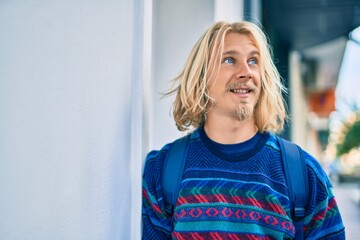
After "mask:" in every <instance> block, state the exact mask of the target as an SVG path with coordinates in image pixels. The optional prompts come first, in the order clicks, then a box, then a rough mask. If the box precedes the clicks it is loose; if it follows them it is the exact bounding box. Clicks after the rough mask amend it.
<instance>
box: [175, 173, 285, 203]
mask: <svg viewBox="0 0 360 240" xmlns="http://www.w3.org/2000/svg"><path fill="white" fill-rule="evenodd" d="M184 185H185V186H184ZM247 185H248V187H246V186H247ZM202 186H204V187H205V186H206V187H207V188H215V189H216V190H217V191H220V190H222V189H226V188H227V186H229V187H231V188H234V189H241V188H244V187H245V188H256V189H261V191H263V192H264V193H272V194H276V195H279V196H281V197H283V198H285V199H289V198H288V196H287V195H286V193H281V192H279V191H276V190H275V189H274V188H273V187H271V186H270V185H269V184H268V183H267V182H262V181H260V179H257V181H244V180H236V179H230V178H224V177H223V178H215V177H211V178H187V179H184V180H182V182H181V188H182V189H184V188H198V187H202Z"/></svg>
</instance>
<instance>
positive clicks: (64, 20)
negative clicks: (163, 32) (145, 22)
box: [0, 0, 143, 240]
mask: <svg viewBox="0 0 360 240" xmlns="http://www.w3.org/2000/svg"><path fill="white" fill-rule="evenodd" d="M142 4H143V1H142V0H138V1H131V0H127V1H116V0H107V1H102V0H88V1H81V0H74V1H62V0H53V1H41V0H32V1H31V0H29V1H20V0H12V1H1V2H0V116H1V117H0V132H1V134H0V239H6V240H12V239H22V240H23V239H76V240H78V239H131V238H133V239H136V238H137V237H138V236H139V233H131V232H130V225H131V224H130V222H131V221H135V222H136V221H138V220H139V218H137V217H135V219H134V218H133V219H132V218H131V216H130V215H131V212H130V209H131V208H134V207H135V208H136V209H139V205H138V203H139V201H140V199H139V198H138V199H132V198H134V197H137V196H139V195H138V194H137V193H134V191H135V192H136V191H139V192H140V189H131V186H136V187H138V185H139V183H138V181H139V177H140V175H141V173H138V175H136V174H135V175H132V176H130V173H131V172H132V173H133V172H136V169H134V168H138V171H139V172H140V171H141V169H140V165H141V163H140V162H141V159H140V158H141V156H140V155H139V154H138V152H139V149H141V148H142V144H141V143H142V139H141V127H142V121H141V114H142V113H141V107H142V94H141V91H142V90H141V87H142V71H141V69H142V61H139V59H140V60H141V59H142V44H143V42H142V40H143V39H142V34H141V31H142V19H143V18H142V16H143V13H142V10H143V6H142ZM134 31H135V32H134ZM135 58H136V59H135ZM139 91H140V93H139ZM139 115H140V116H139ZM134 145H136V146H134ZM140 152H141V151H140ZM134 164H135V165H134ZM134 166H135V167H134ZM132 181H134V182H136V183H135V184H133V183H132ZM132 202H133V203H134V205H135V206H132V204H131V203H132ZM139 225H140V223H139ZM131 229H132V230H133V231H135V230H137V231H138V232H139V227H135V228H131Z"/></svg>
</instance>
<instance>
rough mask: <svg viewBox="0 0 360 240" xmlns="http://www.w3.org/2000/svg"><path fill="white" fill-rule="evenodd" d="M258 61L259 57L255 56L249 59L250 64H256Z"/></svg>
mask: <svg viewBox="0 0 360 240" xmlns="http://www.w3.org/2000/svg"><path fill="white" fill-rule="evenodd" d="M257 63H258V61H257V59H255V58H252V59H250V61H249V64H250V65H254V64H257Z"/></svg>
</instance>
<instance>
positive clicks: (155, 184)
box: [142, 130, 345, 240]
mask: <svg viewBox="0 0 360 240" xmlns="http://www.w3.org/2000/svg"><path fill="white" fill-rule="evenodd" d="M254 139H255V138H254ZM256 139H257V140H256V141H257V142H256V143H255V144H252V146H254V147H252V148H251V149H247V151H245V152H240V153H239V154H237V155H235V156H234V155H229V154H227V153H224V152H222V151H220V150H219V148H214V146H212V145H211V141H209V139H208V138H207V137H206V135H205V133H204V131H203V130H196V131H195V132H194V133H192V136H191V144H190V148H189V153H188V156H187V160H186V165H185V170H184V173H183V178H182V181H181V185H180V191H179V196H178V199H177V203H176V207H175V209H174V215H173V218H172V215H171V213H169V212H168V211H167V210H166V209H167V208H165V203H164V199H163V193H162V188H161V169H162V166H163V163H164V159H165V156H166V153H167V151H168V149H169V146H170V145H166V146H165V147H163V148H162V149H161V150H160V151H153V152H151V153H149V154H148V156H147V159H146V165H145V169H144V177H143V209H142V212H143V239H146V240H155V239H206V240H207V239H276V240H279V239H293V238H294V236H295V228H294V226H293V224H292V220H291V217H290V209H289V208H290V205H289V198H288V188H287V186H286V183H285V177H284V170H283V166H282V161H281V158H280V157H281V156H280V152H279V151H280V150H279V146H278V143H277V140H276V138H275V137H274V136H273V135H271V134H269V133H265V134H261V137H257V138H256ZM304 156H305V159H306V163H307V169H308V174H309V184H310V201H309V204H308V207H307V209H306V217H305V219H304V221H303V222H304V231H305V235H306V238H307V239H345V233H344V226H343V224H342V220H341V216H340V213H339V211H338V207H337V205H336V201H335V198H334V196H333V193H332V186H331V184H330V182H329V180H328V178H327V176H326V174H325V173H324V171H323V170H322V168H321V167H320V165H319V164H318V162H317V161H316V160H315V159H314V158H312V157H311V156H310V155H309V154H307V153H305V152H304ZM174 171H175V170H174Z"/></svg>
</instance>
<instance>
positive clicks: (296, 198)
mask: <svg viewBox="0 0 360 240" xmlns="http://www.w3.org/2000/svg"><path fill="white" fill-rule="evenodd" d="M278 139H279V145H280V151H281V155H282V157H281V158H282V161H283V165H284V171H285V177H286V182H287V185H288V188H289V195H290V196H289V198H290V210H291V215H292V219H293V224H294V226H295V239H296V240H300V239H304V234H303V224H302V220H303V218H304V217H305V208H306V205H307V202H308V198H309V180H308V174H307V170H306V163H305V159H304V156H303V153H302V150H301V149H300V148H299V147H298V146H297V145H296V144H294V143H291V142H289V141H287V140H285V139H282V138H280V137H279V138H278Z"/></svg>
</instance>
